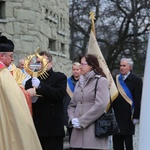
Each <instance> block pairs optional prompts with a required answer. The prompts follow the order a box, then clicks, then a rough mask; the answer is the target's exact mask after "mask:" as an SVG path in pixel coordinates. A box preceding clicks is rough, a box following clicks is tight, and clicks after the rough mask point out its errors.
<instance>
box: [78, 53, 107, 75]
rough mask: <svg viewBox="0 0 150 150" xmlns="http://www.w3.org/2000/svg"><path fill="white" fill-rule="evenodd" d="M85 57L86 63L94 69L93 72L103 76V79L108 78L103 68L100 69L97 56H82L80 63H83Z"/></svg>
mask: <svg viewBox="0 0 150 150" xmlns="http://www.w3.org/2000/svg"><path fill="white" fill-rule="evenodd" d="M83 57H85V60H86V62H87V63H88V65H89V66H91V67H92V70H93V71H94V72H95V73H96V74H99V75H102V76H103V77H106V75H105V73H104V72H103V70H102V68H100V66H99V62H98V59H97V57H96V56H95V55H92V54H86V55H83V56H81V57H80V58H79V59H80V63H81V59H82V58H83Z"/></svg>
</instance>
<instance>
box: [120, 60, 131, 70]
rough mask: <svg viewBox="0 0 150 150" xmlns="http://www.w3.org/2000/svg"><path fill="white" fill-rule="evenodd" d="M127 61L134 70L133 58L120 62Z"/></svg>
mask: <svg viewBox="0 0 150 150" xmlns="http://www.w3.org/2000/svg"><path fill="white" fill-rule="evenodd" d="M124 60H125V61H127V62H128V64H129V66H130V67H131V68H133V64H134V63H133V60H132V58H121V60H120V62H121V61H124Z"/></svg>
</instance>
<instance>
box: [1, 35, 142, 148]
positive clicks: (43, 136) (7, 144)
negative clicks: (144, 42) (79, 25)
mask: <svg viewBox="0 0 150 150" xmlns="http://www.w3.org/2000/svg"><path fill="white" fill-rule="evenodd" d="M13 51H14V44H13V42H12V41H11V40H9V39H8V38H7V37H6V36H0V120H1V121H0V128H1V130H0V149H1V150H10V149H11V150H41V149H42V150H63V138H64V137H65V136H66V135H69V143H70V149H71V150H82V149H83V150H108V149H109V142H110V141H109V140H110V138H109V137H108V136H106V137H103V138H97V137H95V131H94V130H95V126H94V122H95V121H96V120H97V119H98V118H99V117H100V116H102V114H103V113H104V112H105V111H106V108H107V105H108V103H109V99H110V91H109V83H108V80H107V77H106V75H105V73H104V72H103V70H102V69H101V66H100V65H99V61H98V59H97V57H96V56H95V55H93V54H86V55H83V56H81V57H79V59H78V62H73V64H72V75H71V76H70V77H69V78H68V79H67V76H66V75H65V74H64V73H63V72H55V71H54V70H53V58H52V55H51V54H50V53H49V52H47V51H41V52H39V56H40V58H43V59H45V60H46V62H47V65H46V76H45V77H44V78H43V77H42V76H36V77H35V76H33V77H32V76H28V75H27V72H26V71H25V68H24V63H25V59H20V60H19V62H18V65H17V67H16V65H15V64H14V57H13ZM40 58H39V57H36V63H37V64H41V66H42V60H41V59H40ZM36 71H37V70H36ZM96 82H97V87H96V92H95V85H96ZM115 83H116V86H117V89H118V92H119V94H118V96H117V98H116V99H115V100H114V101H113V103H112V107H113V109H114V112H115V116H116V120H117V123H118V125H119V129H120V132H119V133H117V134H115V135H113V138H112V141H113V149H114V150H124V149H126V150H133V137H132V136H133V135H134V131H135V125H136V124H138V123H139V119H140V107H141V96H142V79H141V78H140V77H138V76H137V75H135V74H134V73H133V61H132V59H131V58H122V59H121V60H120V74H119V75H117V76H116V79H115ZM65 128H66V132H65Z"/></svg>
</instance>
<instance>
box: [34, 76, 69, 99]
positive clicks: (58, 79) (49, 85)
mask: <svg viewBox="0 0 150 150" xmlns="http://www.w3.org/2000/svg"><path fill="white" fill-rule="evenodd" d="M66 86H67V77H66V76H65V75H64V74H63V73H56V74H55V77H53V81H50V82H42V81H41V83H40V87H39V88H38V89H36V92H37V94H39V95H42V96H43V97H46V98H47V100H48V99H53V100H56V101H59V100H62V99H63V97H64V96H65V94H66Z"/></svg>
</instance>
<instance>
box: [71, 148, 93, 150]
mask: <svg viewBox="0 0 150 150" xmlns="http://www.w3.org/2000/svg"><path fill="white" fill-rule="evenodd" d="M73 150H96V149H82V148H74V149H73Z"/></svg>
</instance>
